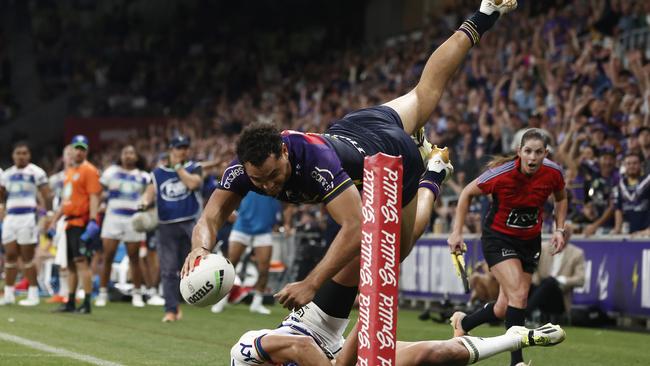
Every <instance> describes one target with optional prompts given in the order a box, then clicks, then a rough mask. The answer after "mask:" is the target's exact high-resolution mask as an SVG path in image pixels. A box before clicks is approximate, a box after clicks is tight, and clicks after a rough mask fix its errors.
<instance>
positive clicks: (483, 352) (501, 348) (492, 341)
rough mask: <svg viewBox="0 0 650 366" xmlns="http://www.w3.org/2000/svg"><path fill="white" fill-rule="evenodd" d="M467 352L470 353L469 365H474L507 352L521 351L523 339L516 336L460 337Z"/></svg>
mask: <svg viewBox="0 0 650 366" xmlns="http://www.w3.org/2000/svg"><path fill="white" fill-rule="evenodd" d="M460 341H461V342H463V345H465V348H467V351H469V361H468V362H467V364H468V365H469V364H473V363H476V362H478V361H481V360H485V359H486V358H488V357H492V356H494V355H496V354H499V353H501V352H506V351H515V350H519V349H521V337H520V336H517V335H514V334H504V335H500V336H497V337H488V338H480V337H472V336H463V337H460Z"/></svg>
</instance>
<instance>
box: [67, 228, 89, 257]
mask: <svg viewBox="0 0 650 366" xmlns="http://www.w3.org/2000/svg"><path fill="white" fill-rule="evenodd" d="M84 230H85V229H84V228H83V227H78V226H71V227H69V228H67V229H65V237H66V244H67V246H68V250H67V253H68V260H72V259H74V258H77V257H86V258H90V257H92V255H93V249H92V248H91V246H90V245H88V243H86V242H85V241H83V240H81V234H83V232H84Z"/></svg>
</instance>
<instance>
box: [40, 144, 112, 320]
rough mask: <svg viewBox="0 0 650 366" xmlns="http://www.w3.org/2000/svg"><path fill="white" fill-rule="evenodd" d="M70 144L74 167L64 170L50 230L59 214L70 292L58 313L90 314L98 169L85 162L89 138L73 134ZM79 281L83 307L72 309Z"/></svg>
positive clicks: (98, 184) (97, 226)
mask: <svg viewBox="0 0 650 366" xmlns="http://www.w3.org/2000/svg"><path fill="white" fill-rule="evenodd" d="M70 145H71V146H72V148H73V150H74V153H73V165H72V166H71V167H69V168H68V169H67V170H66V171H65V178H64V180H63V192H62V197H61V208H60V209H59V211H58V212H57V213H56V215H55V217H54V219H53V220H52V223H53V224H52V226H51V227H50V228H51V229H54V227H55V225H56V222H57V221H58V220H59V218H60V217H61V216H62V215H63V216H64V217H65V220H66V226H65V234H66V244H67V257H68V269H69V274H68V285H69V289H70V290H69V291H70V293H69V294H68V302H67V303H65V304H63V305H61V307H60V308H59V309H58V310H57V311H59V312H75V311H76V312H77V313H80V314H90V294H91V293H92V288H93V287H92V286H93V285H92V274H91V271H90V266H89V264H90V258H92V254H93V253H92V250H91V248H90V246H89V243H90V241H91V240H92V239H93V238H95V237H96V236H97V235H99V221H98V211H99V202H100V197H101V193H102V186H101V184H100V183H99V170H97V168H96V167H95V166H94V165H93V164H91V163H90V162H89V161H88V160H86V158H87V156H88V138H86V136H83V135H76V136H74V137H73V138H72V141H71V142H70ZM79 278H81V283H82V285H83V289H84V291H85V293H86V296H85V298H84V301H83V304H82V305H81V306H80V307H79V308H78V309H75V290H76V289H77V284H78V281H79V280H78V279H79Z"/></svg>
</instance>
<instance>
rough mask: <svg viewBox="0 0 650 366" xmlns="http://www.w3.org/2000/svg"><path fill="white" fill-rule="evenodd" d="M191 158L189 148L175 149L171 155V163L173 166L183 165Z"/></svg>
mask: <svg viewBox="0 0 650 366" xmlns="http://www.w3.org/2000/svg"><path fill="white" fill-rule="evenodd" d="M189 156H190V147H189V146H179V147H173V148H172V151H171V154H170V161H171V162H172V164H177V163H181V162H184V161H187V159H188V157H189Z"/></svg>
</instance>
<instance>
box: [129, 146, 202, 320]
mask: <svg viewBox="0 0 650 366" xmlns="http://www.w3.org/2000/svg"><path fill="white" fill-rule="evenodd" d="M189 148H190V139H189V138H188V137H185V136H180V135H179V136H175V137H173V138H172V139H171V141H170V143H169V165H168V166H159V167H157V168H156V169H154V171H153V172H152V173H151V179H152V184H150V185H149V186H148V187H147V191H146V192H145V194H144V196H143V199H142V204H141V206H140V209H146V208H148V207H150V206H151V205H152V204H153V203H154V202H155V204H156V207H157V211H158V221H159V226H158V229H157V230H158V238H159V240H158V257H159V259H160V276H161V280H162V284H163V293H164V298H165V316H164V317H163V319H162V321H163V322H173V321H176V320H180V318H181V312H180V310H179V302H180V301H179V299H180V290H179V286H180V277H179V271H180V269H181V266H182V265H183V259H184V258H185V256H187V254H188V253H189V252H190V247H191V240H192V228H193V227H194V223H195V221H196V219H197V217H199V215H200V214H201V207H202V202H201V184H202V182H203V179H202V178H201V166H200V165H199V164H198V163H197V162H194V161H192V160H190V159H189ZM154 197H155V201H154Z"/></svg>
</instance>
